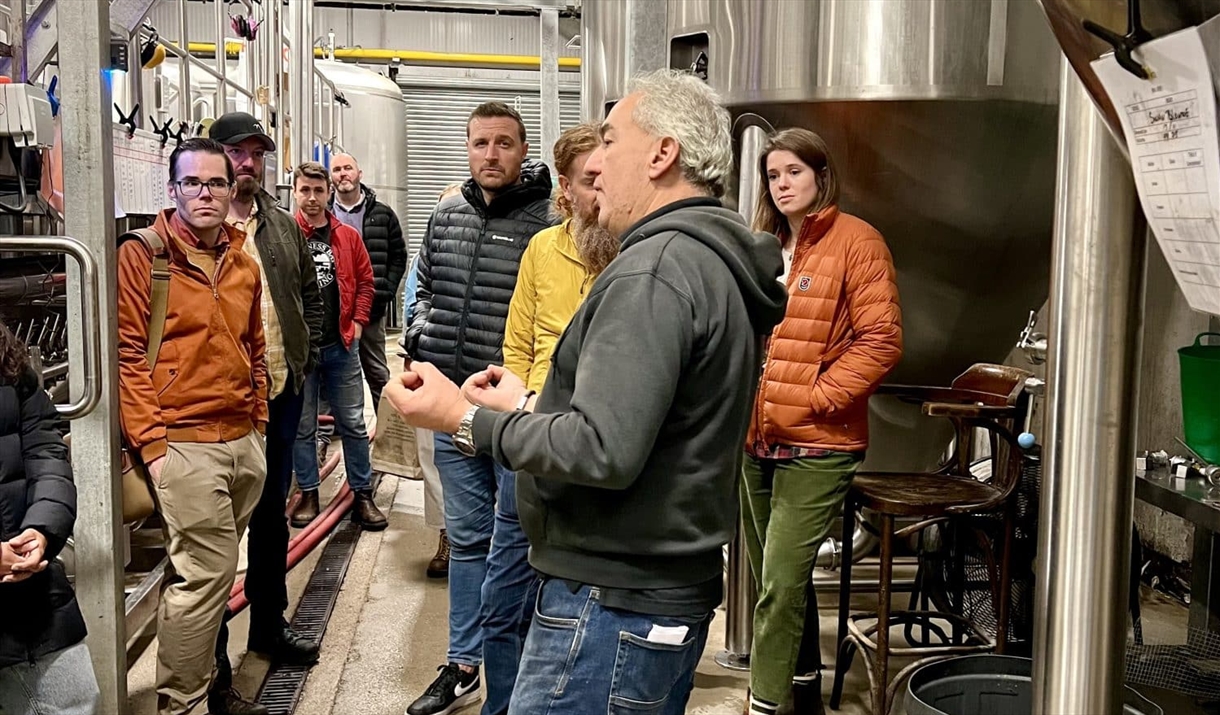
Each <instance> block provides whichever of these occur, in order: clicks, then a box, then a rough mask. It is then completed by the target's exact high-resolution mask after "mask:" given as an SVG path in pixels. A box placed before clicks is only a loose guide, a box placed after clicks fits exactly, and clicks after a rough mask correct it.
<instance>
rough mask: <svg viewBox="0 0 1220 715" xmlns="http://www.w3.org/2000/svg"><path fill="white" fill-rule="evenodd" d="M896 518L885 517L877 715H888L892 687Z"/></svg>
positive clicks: (875, 663) (876, 656)
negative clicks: (891, 654)
mask: <svg viewBox="0 0 1220 715" xmlns="http://www.w3.org/2000/svg"><path fill="white" fill-rule="evenodd" d="M893 559H894V517H893V516H890V515H889V514H883V515H882V516H881V577H880V579H879V581H880V583H879V584H878V589H877V635H876V638H877V650H876V652H875V653H874V654H873V673H874V678H873V679H872V681H871V682H870V683H869V686H870V688H871V690H872V691H873V692H872V696H873V698H872V700H873V715H887V713H888V712H889V711H888V709H887V707H886V706H887V703H886V686H887V685H888V684H889V659H890V588H891V585H892V581H893V578H894V561H893Z"/></svg>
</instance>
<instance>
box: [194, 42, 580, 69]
mask: <svg viewBox="0 0 1220 715" xmlns="http://www.w3.org/2000/svg"><path fill="white" fill-rule="evenodd" d="M173 44H175V45H176V44H177V43H173ZM244 47H245V46H244V45H242V44H241V43H240V42H226V43H225V52H226V53H227V54H230V55H234V54H237V53H239V52H241V51H242V50H243V49H244ZM187 48H188V49H189V50H190V51H191V52H199V53H203V54H208V53H211V54H213V55H214V54H215V53H216V43H214V42H191V43H188V44H187ZM313 52H314V57H319V58H325V57H326V52H325V51H324V50H322V49H321V48H314V51H313ZM395 58H397V59H399V60H401V61H402V62H407V63H411V62H415V63H421V64H462V65H504V66H512V67H538V66H540V65H541V64H542V58H541V57H538V56H537V55H490V54H479V53H460V52H426V51H423V50H386V49H372V48H368V49H366V48H358V47H353V48H347V49H336V50H335V59H340V60H382V61H389V60H392V59H395ZM559 66H560V67H571V68H573V69H576V68H579V67H580V58H579V57H560V58H559Z"/></svg>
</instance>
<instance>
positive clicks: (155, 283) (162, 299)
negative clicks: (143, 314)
mask: <svg viewBox="0 0 1220 715" xmlns="http://www.w3.org/2000/svg"><path fill="white" fill-rule="evenodd" d="M127 239H135V240H138V241H141V242H142V243H143V244H144V245H145V246H147V247H148V250H149V252H150V253H152V293H151V294H150V296H149V305H150V309H151V310H150V312H149V316H148V349H147V351H146V352H145V353H144V357H145V359H146V360H148V367H149V369H150V370H151V369H152V368H154V367H156V366H157V353H159V352H160V351H161V340H162V339H163V338H164V337H165V314H166V312H167V311H168V310H169V253H167V252H166V250H165V241H163V240H162V239H161V236H160V235H159V234H158V233H157V232H156V231H154V230H152V229H151V228H137V229H135V230H134V231H129V232H127V233H125V234H123V235H122V236H121V237H120V238H119V242H120V243H122V242H123V241H124V240H127Z"/></svg>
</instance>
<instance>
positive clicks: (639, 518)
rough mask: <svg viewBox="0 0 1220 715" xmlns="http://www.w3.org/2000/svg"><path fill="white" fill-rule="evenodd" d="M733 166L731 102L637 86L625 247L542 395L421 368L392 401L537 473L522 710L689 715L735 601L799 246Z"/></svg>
mask: <svg viewBox="0 0 1220 715" xmlns="http://www.w3.org/2000/svg"><path fill="white" fill-rule="evenodd" d="M731 164H732V151H731V140H730V134H729V116H728V113H727V112H726V111H725V110H724V109H722V108H721V107H720V106H719V104H718V102H717V98H716V96H715V94H714V93H713V92H712V90H711V89H709V88H708V87H707V86H706V85H705V84H703V83H702V82H700V81H699V80H698V79H696V78H694V77H692V76H690V75H685V74H681V73H675V72H670V71H662V72H658V73H654V74H651V75H646V76H644V77H641V78H639V79H637V81H636V83H635V86H634V89H633V91H632V93H631V94H629V95H628V96H627V97H625V98H624V99H623V100H622V101H620V102H619V103H618V104H616V105H615V106H614V109H613V110H612V111H611V112H610V115H609V117H608V118H607V120H606V122H605V123H604V124H603V125H602V145H601V147H599V148H598V149H597V150H596V151H595V152H594V153H593V155H592V156H591V157H590V159H589V162H588V164H587V165H586V170H588V171H590V172H593V173H595V174H596V175H597V179H596V180H595V182H594V188H595V189H596V190H597V202H598V208H599V218H598V221H599V223H600V224H601V225H603V226H604V227H606V228H607V229H609V230H610V231H612V232H613V233H615V234H617V235H619V236H620V237H621V240H622V252H621V253H620V254H619V256H618V257H617V258H615V259H614V261H612V262H611V264H610V266H609V267H608V268H607V269H606V271H605V272H604V273H602V274H601V276H600V277H599V278H598V279H597V281H596V282H595V283H594V285H593V287H592V288H591V289H590V292H589V295H588V297H587V298H586V299H585V302H584V304H583V305H582V306H581V308H580V310H579V311H577V313H576V315H575V316H574V317H573V319H572V322H571V323H570V324H569V326H568V329H567V331H566V332H565V333H564V335H563V337H562V338H561V339H560V341H559V344H558V346H557V347H556V349H555V357H554V362H553V367H552V368H551V371H550V374H549V376H548V378H547V382H546V386H545V387H544V389H543V391H542V395H541V397H540V398H539V397H535V396H534V395H531V394H529V393H528V392H527V391H526V389H525V387H524V386H523V385H522V384H521V381H520V380H519V379H517V378H515V377H513V376H512V375H511V374H509V373H507V372H506V371H505V370H504V369H503V368H500V367H494V366H493V367H490V368H488V369H486V370H484V371H481V372H479V373H476V374H475V375H474V376H472V377H471V378H470V379H469V380H467V381H466V384H465V386H464V388H463V389H462V390H459V388H458V387H457V386H456V385H454V384H453V383H452V382H450V381H449V380H447V379H446V378H445V377H444V376H443V375H442V374H441V373H440V372H439V371H438V370H437V369H436V368H434V367H433V366H431V365H426V364H420V363H414V364H413V365H412V370H411V372H408V373H404V374H403V376H402V378H401V379H400V380H399V381H397V382H392V383H391V385H390V386H389V387H387V389H386V397H387V398H388V399H389V400H391V402H392V403H393V404H394V406H395V407H396V408H397V409H398V410H399V412H401V413H402V414H403V415H404V417H405V418H406V419H407V420H408V421H409V422H411V423H413V424H418V425H420V426H423V427H427V428H430V429H436V430H438V431H441V432H446V433H450V434H453V442H454V443H455V444H456V445H458V447H459V448H460V449H463V450H465V451H467V452H469V453H471V454H489V455H491V456H492V458H493V459H495V460H496V462H497V463H499V464H500V465H502V466H504V467H506V468H508V469H512V470H517V471H518V472H519V475H520V476H519V479H518V484H517V496H518V507H519V510H520V513H521V524H522V526H523V527H524V529H525V532H526V534H527V535H528V537H529V542H530V563H531V564H532V565H533V566H534V568H535V569H536V570H537V571H538V572H539V574H540V580H539V583H538V589H539V590H538V594H537V599H536V608H535V609H534V624H533V627H532V628H531V629H530V631H529V635H528V638H527V640H526V644H525V652H524V655H523V657H522V660H521V667H520V671H519V673H518V676H517V684H516V688H515V690H514V691H513V696H512V705H511V706H510V709H509V713H510V715H543V714H544V713H564V714H565V715H584V714H585V713H590V714H591V713H605V712H607V710H608V709H611V710H612V709H614V708H613V707H612V706H613V705H615V704H628V705H630V704H641V703H647V704H648V707H649V708H651V710H650V711H651V712H656V713H664V714H668V713H673V714H677V713H682V712H684V709H685V706H686V702H687V700H688V698H689V696H690V691H691V688H692V686H693V678H694V671H695V666H696V664H697V663H698V661H699V657H700V655H701V654H702V651H703V647H704V644H705V643H706V640H707V633H708V626H709V625H710V623H711V620H712V613H713V611H714V609H715V608H716V606H717V605H719V603H720V601H721V597H722V585H721V578H722V569H723V556H722V551H721V548H722V547H723V545H724V544H725V543H727V542H728V541H729V539H730V538H731V537H732V535H733V532H734V529H735V527H736V524H737V500H736V498H737V497H736V495H737V488H736V483H737V478H738V476H737V475H738V473H739V470H740V459H741V454H742V448H741V445H742V441H743V439H744V438H745V432H746V428H747V426H748V423H749V419H750V410H751V406H752V404H753V398H754V392H755V389H756V388H757V384H758V377H759V368H760V366H761V361H762V358H763V353H762V343H763V340H762V338H763V336H765V335H766V334H767V333H769V332H770V330H771V328H772V327H773V326H774V325H775V324H777V323H778V322H779V321H780V319H781V318H782V317H783V312H784V307H785V304H786V294H785V290H784V287H783V286H782V285H781V284H780V283H779V282H778V281H777V280H776V278H777V277H778V276H779V275H780V272H781V270H782V263H783V261H782V258H781V256H780V249H779V242H778V241H777V240H776V239H775V237H774V236H770V235H768V234H753V233H751V232H750V231H749V229H747V228H746V226H745V225H744V223H743V222H742V220H741V218H740V217H739V216H738V215H737V214H736V213H734V212H732V211H730V210H728V209H725V208H722V207H721V206H720V203H719V201H718V200H717V197H718V196H720V195H721V194H723V192H724V187H725V182H726V181H727V179H728V174H729V170H730V168H731ZM471 403H473V405H474V406H472V404H471Z"/></svg>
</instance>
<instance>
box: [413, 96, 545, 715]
mask: <svg viewBox="0 0 1220 715" xmlns="http://www.w3.org/2000/svg"><path fill="white" fill-rule="evenodd" d="M466 152H467V158H468V160H469V162H470V175H471V178H470V180H468V181H467V182H466V183H465V184H464V185H463V186H462V192H461V195H460V196H451V197H449V198H447V199H445V200H444V201H442V202H441V203H440V204H439V205H437V207H436V210H435V211H434V212H433V214H432V220H431V221H430V222H429V225H428V232H427V234H426V235H425V236H424V241H423V246H422V247H421V248H420V255H419V267H418V272H419V276H418V278H419V284H418V288H417V292H416V299H415V309H414V312H413V315H412V318H411V326H410V327H409V328H408V329H407V331H406V334H405V335H404V336H403V341H402V346H403V347H404V348H406V350H407V353H408V354H409V355H410V356H411V358H412V359H413V360H420V361H423V362H428V363H433V364H435V365H436V366H437V367H438V368H440V369H441V371H442V372H444V373H445V374H446V375H448V376H449V378H450V379H451V380H453V381H455V382H457V383H459V384H461V383H462V382H463V381H464V380H465V379H466V378H467V377H469V376H470V375H472V374H474V373H476V372H479V371H480V370H484V369H486V368H487V366H488V365H498V364H500V363H501V362H502V361H503V354H502V351H501V348H502V346H503V344H504V324H505V322H506V320H507V318H508V304H509V301H510V300H512V297H513V289H514V288H516V286H517V269H518V267H519V266H520V263H521V255H522V254H523V253H524V252H525V248H526V246H528V245H529V242H530V239H531V238H532V237H533V236H534V234H536V233H538V232H539V231H541V230H542V229H544V228H547V227H548V226H550V225H551V223H552V219H551V216H550V196H551V188H552V187H551V174H550V171H549V170H548V169H547V167H546V166H545V165H544V164H541V163H538V162H535V161H526V160H525V156H526V154H527V153H528V152H529V144H528V143H526V141H525V124H524V123H523V122H522V121H521V116H520V115H519V114H517V112H515V111H514V110H512V109H510V108H509V107H508V106H507V105H504V104H501V103H499V102H488V103H486V104H482V105H479V107H477V108H476V109H475V110H474V112H472V113H471V115H470V119H469V121H468V122H467V124H466ZM435 439H436V453H435V462H436V468H437V471H439V472H440V475H441V485H442V491H443V492H444V502H445V515H446V519H445V528H446V533H447V534H448V536H449V543H450V546H451V548H452V554H451V558H450V564H449V654H448V659H447V661H446V664H445V665H444V666H442V667H441V669H440V670H441V673H440V676H439V677H438V678H437V679H436V681H435V682H434V683H432V685H431V686H429V687H428V689H427V690H426V691H425V692H424V694H423V695H422V696H420V698H419V699H417V700H416V701H415V702H414V703H412V704H411V707H410V708H408V709H407V713H408V715H436V714H437V713H442V712H450V711H451V710H452V709H455V708H457V707H461V706H462V705H464V704H466V703H467V702H470V701H472V700H474V699H477V698H478V696H479V666H480V665H481V664H482V663H484V662H485V663H486V664H487V703H486V705H485V706H484V708H483V715H502V714H503V713H505V712H507V710H508V699H509V696H510V695H511V694H512V689H513V683H514V681H515V680H516V675H517V663H518V661H519V660H520V657H521V649H522V646H523V644H524V633H525V629H524V624H523V623H522V618H523V616H524V614H525V613H526V612H527V611H526V609H525V608H523V602H524V600H525V594H526V591H527V590H528V588H529V585H530V583H531V582H532V580H533V571H532V569H530V567H529V563H528V561H527V559H526V554H527V552H528V550H529V545H528V543H527V542H526V539H525V534H524V533H523V532H522V531H521V524H520V522H519V521H518V519H517V498H516V476H515V475H514V474H513V473H512V472H511V471H508V470H505V469H501V468H499V467H497V466H496V465H495V463H494V462H493V461H492V460H491V458H490V457H488V456H486V455H483V456H478V457H465V456H463V455H462V454H461V453H460V452H459V451H458V450H457V448H455V447H454V446H453V441H452V439H451V437H450V436H449V435H448V434H441V433H439V432H438V433H437V434H436V438H435ZM497 504H498V505H499V508H498V509H497ZM450 514H460V515H462V516H461V518H458V519H450V518H449V515H450ZM493 532H494V539H493ZM484 595H485V596H486V598H484Z"/></svg>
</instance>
